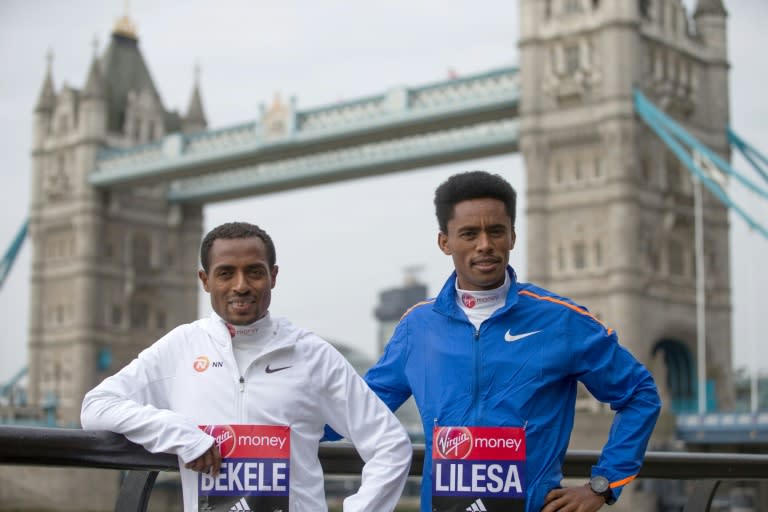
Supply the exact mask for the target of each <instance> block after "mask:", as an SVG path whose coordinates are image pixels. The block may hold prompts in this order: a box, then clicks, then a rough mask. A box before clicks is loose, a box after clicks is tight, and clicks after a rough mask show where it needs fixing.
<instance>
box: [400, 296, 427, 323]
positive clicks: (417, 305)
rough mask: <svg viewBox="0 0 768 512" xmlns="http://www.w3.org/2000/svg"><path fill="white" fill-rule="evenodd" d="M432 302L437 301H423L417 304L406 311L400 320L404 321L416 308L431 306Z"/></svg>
mask: <svg viewBox="0 0 768 512" xmlns="http://www.w3.org/2000/svg"><path fill="white" fill-rule="evenodd" d="M432 302H435V300H434V299H432V300H423V301H421V302H417V303H416V304H414V305H413V306H411V307H409V308H408V309H406V310H405V313H403V316H401V317H400V320H402V319H403V318H405V317H406V316H408V313H410V312H411V311H413V310H414V309H415V308H417V307H419V306H423V305H424V304H430V303H432Z"/></svg>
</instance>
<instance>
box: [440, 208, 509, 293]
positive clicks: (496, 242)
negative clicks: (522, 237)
mask: <svg viewBox="0 0 768 512" xmlns="http://www.w3.org/2000/svg"><path fill="white" fill-rule="evenodd" d="M437 243H438V245H439V246H440V250H442V251H443V252H444V253H445V254H447V255H450V256H451V257H452V258H453V265H454V267H455V268H456V274H457V276H458V285H459V288H461V289H462V290H472V291H478V290H492V289H494V288H498V287H499V286H501V285H502V284H504V278H505V272H506V268H507V263H508V262H509V251H511V250H512V248H513V247H514V246H515V230H514V229H513V228H512V220H511V219H510V218H509V215H507V210H506V209H505V208H504V203H503V202H502V201H499V200H498V199H490V198H484V199H469V200H467V201H461V202H460V203H457V204H456V206H455V207H454V208H453V217H452V218H451V220H449V221H448V232H447V233H442V232H441V233H439V234H438V236H437Z"/></svg>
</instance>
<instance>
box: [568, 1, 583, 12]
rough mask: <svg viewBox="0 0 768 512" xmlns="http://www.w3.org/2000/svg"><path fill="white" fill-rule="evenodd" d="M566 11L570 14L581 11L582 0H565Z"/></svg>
mask: <svg viewBox="0 0 768 512" xmlns="http://www.w3.org/2000/svg"><path fill="white" fill-rule="evenodd" d="M565 12H566V13H568V14H574V13H577V12H581V0H565Z"/></svg>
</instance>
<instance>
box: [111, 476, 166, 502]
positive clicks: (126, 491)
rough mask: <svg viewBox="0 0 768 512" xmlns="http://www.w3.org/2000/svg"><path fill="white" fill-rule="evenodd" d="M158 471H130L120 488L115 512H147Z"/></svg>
mask: <svg viewBox="0 0 768 512" xmlns="http://www.w3.org/2000/svg"><path fill="white" fill-rule="evenodd" d="M156 478H157V471H128V473H127V474H126V475H125V479H124V480H123V484H122V485H121V486H120V494H119V495H118V496H117V504H115V512H146V510H147V503H149V495H150V494H151V493H152V488H153V487H154V485H155V479H156Z"/></svg>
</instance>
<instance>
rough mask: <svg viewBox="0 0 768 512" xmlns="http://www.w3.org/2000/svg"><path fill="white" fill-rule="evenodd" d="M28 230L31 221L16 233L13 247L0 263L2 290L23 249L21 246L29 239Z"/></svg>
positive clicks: (26, 221)
mask: <svg viewBox="0 0 768 512" xmlns="http://www.w3.org/2000/svg"><path fill="white" fill-rule="evenodd" d="M28 228H29V221H28V220H25V221H24V223H23V224H22V225H21V229H19V231H18V233H16V237H15V238H14V239H13V242H11V246H10V247H8V250H7V251H5V255H4V256H3V261H2V262H0V289H2V287H3V283H5V279H6V278H7V277H8V274H9V273H10V272H11V267H13V262H14V261H15V260H16V256H18V254H19V250H20V249H21V246H22V245H23V244H24V240H25V239H26V238H27V229H28Z"/></svg>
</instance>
